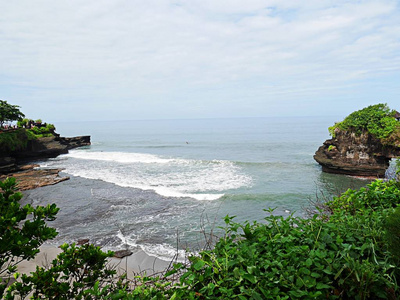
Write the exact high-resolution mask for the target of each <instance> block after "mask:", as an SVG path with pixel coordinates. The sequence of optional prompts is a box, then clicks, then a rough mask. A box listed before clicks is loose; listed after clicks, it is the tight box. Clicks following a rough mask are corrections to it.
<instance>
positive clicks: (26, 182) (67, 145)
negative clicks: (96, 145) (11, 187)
mask: <svg viewBox="0 0 400 300" xmlns="http://www.w3.org/2000/svg"><path fill="white" fill-rule="evenodd" d="M18 132H21V133H23V131H21V130H20V131H18ZM3 134H6V133H3ZM16 137H17V141H19V143H18V145H19V146H18V147H15V148H12V149H11V148H10V147H7V144H5V145H1V146H2V147H0V174H3V175H2V176H0V180H4V179H5V178H7V177H15V178H16V179H17V182H18V189H19V190H21V191H24V190H29V189H34V188H37V187H41V186H45V185H52V184H56V183H59V182H61V181H64V180H68V179H69V177H60V176H59V172H60V171H61V169H37V167H38V166H37V165H30V164H28V165H27V163H29V162H31V161H35V160H42V159H47V158H53V157H57V156H58V155H60V154H66V153H68V150H70V149H73V148H77V147H82V146H88V145H90V136H78V137H72V138H65V137H60V136H59V135H58V134H54V135H53V136H50V137H41V138H37V139H33V140H31V139H28V138H27V136H26V134H20V135H17V136H16Z"/></svg>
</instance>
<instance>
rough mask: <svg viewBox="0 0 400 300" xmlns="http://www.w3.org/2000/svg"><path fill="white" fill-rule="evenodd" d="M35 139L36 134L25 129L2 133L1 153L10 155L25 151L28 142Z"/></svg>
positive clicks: (0, 136)
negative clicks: (14, 152)
mask: <svg viewBox="0 0 400 300" xmlns="http://www.w3.org/2000/svg"><path fill="white" fill-rule="evenodd" d="M34 139H36V136H35V134H33V133H32V132H30V131H29V130H26V129H23V128H19V129H16V130H8V131H0V152H2V153H10V152H13V151H18V150H24V149H25V148H26V146H27V145H28V141H29V140H34Z"/></svg>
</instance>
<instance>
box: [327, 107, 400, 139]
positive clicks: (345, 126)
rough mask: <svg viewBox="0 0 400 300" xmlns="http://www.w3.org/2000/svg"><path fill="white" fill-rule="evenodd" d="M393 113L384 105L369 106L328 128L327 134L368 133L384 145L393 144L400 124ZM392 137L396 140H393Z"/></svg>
mask: <svg viewBox="0 0 400 300" xmlns="http://www.w3.org/2000/svg"><path fill="white" fill-rule="evenodd" d="M394 115H395V111H394V110H391V109H390V108H389V107H388V106H387V105H386V104H376V105H371V106H368V107H366V108H363V109H361V110H358V111H355V112H353V113H351V114H350V115H348V116H347V117H346V118H345V119H344V120H343V121H342V122H339V123H336V124H335V125H333V126H331V127H329V129H328V130H329V133H330V134H331V136H332V137H335V131H336V130H337V129H339V130H342V131H354V132H355V133H356V134H358V135H360V134H361V133H363V132H368V133H370V134H371V135H373V136H374V137H376V138H378V139H380V140H381V141H382V142H383V143H385V144H393V143H395V142H396V140H397V137H400V122H399V121H397V120H396V119H395V118H394ZM393 136H395V137H396V138H394V139H393Z"/></svg>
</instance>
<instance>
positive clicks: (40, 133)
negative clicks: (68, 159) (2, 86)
mask: <svg viewBox="0 0 400 300" xmlns="http://www.w3.org/2000/svg"><path fill="white" fill-rule="evenodd" d="M24 117H25V115H24V114H23V113H21V112H20V111H19V106H17V105H11V104H8V103H7V102H6V101H4V100H0V174H6V173H10V172H15V171H18V170H19V165H20V164H23V163H26V162H27V161H30V160H36V159H45V158H51V157H56V156H58V155H60V154H65V153H68V150H69V149H72V148H76V147H81V146H87V145H90V136H80V137H74V138H64V137H60V135H59V134H57V133H56V132H55V126H54V125H53V124H47V123H43V122H42V121H41V120H40V119H38V120H36V121H34V120H31V119H25V118H24ZM15 123H16V124H15Z"/></svg>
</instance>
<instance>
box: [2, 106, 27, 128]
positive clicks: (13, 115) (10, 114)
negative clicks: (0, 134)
mask: <svg viewBox="0 0 400 300" xmlns="http://www.w3.org/2000/svg"><path fill="white" fill-rule="evenodd" d="M23 117H25V115H24V114H23V113H22V112H21V111H20V110H19V106H18V105H12V104H8V103H7V101H4V100H0V127H3V124H4V122H8V121H18V120H21V119H22V118H23Z"/></svg>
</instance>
